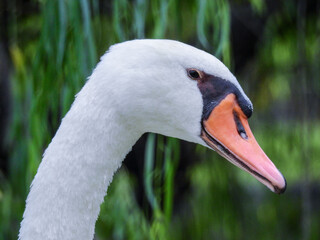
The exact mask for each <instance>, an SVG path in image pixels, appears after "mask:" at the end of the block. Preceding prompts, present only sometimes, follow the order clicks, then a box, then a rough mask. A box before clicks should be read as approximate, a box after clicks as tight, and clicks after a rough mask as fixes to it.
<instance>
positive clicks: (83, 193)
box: [19, 83, 141, 240]
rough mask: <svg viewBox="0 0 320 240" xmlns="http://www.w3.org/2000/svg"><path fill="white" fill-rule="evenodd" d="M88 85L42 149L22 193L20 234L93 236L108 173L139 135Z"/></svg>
mask: <svg viewBox="0 0 320 240" xmlns="http://www.w3.org/2000/svg"><path fill="white" fill-rule="evenodd" d="M90 90H92V89H90V83H89V84H87V85H86V86H85V87H84V89H83V90H82V91H81V92H80V94H79V95H78V97H77V99H76V101H75V102H74V104H73V106H72V108H71V109H70V111H69V112H68V113H67V115H66V116H65V118H64V119H63V121H62V123H61V125H60V127H59V129H58V131H57V133H56V135H55V137H54V138H53V139H52V142H51V143H50V145H49V146H48V148H47V150H46V151H45V153H44V156H43V159H42V162H41V164H40V166H39V169H38V172H37V174H36V176H35V178H34V180H33V183H32V187H31V190H30V193H29V195H28V198H27V203H26V209H25V212H24V216H23V221H22V223H21V229H20V234H19V239H21V240H29V239H32V240H38V239H39V240H40V239H41V240H46V239H52V240H54V239H83V240H85V239H88V240H89V239H93V235H94V227H95V222H96V220H97V218H98V214H99V211H100V204H101V203H102V202H103V199H104V196H105V194H106V191H107V188H108V186H109V184H110V182H111V181H112V177H113V174H114V173H115V171H116V170H117V169H118V168H119V166H120V165H121V162H122V160H123V159H124V157H125V156H126V154H127V153H128V152H129V151H130V150H131V147H132V146H133V144H134V143H135V142H136V140H137V139H138V138H139V137H140V135H141V134H140V133H138V132H136V131H135V130H134V129H133V128H131V127H129V126H128V125H126V124H125V122H122V121H121V118H120V117H119V116H118V114H117V111H116V110H117V108H116V106H115V102H113V101H111V100H110V101H109V102H108V101H106V99H103V101H102V98H99V97H97V96H96V95H95V94H93V95H92V92H94V91H90ZM90 92H91V95H90V94H89V93H90ZM105 94H108V93H105ZM110 99H111V98H110Z"/></svg>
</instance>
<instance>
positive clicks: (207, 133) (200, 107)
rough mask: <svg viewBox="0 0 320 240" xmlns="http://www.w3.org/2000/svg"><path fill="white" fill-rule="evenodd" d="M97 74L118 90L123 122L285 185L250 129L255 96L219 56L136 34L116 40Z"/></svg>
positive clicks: (275, 186)
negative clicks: (139, 37) (195, 145)
mask: <svg viewBox="0 0 320 240" xmlns="http://www.w3.org/2000/svg"><path fill="white" fill-rule="evenodd" d="M93 74H96V75H100V78H99V79H104V81H103V84H107V86H106V87H108V88H112V89H113V91H112V92H111V93H110V94H112V95H113V99H117V100H115V101H118V102H116V103H115V105H116V106H118V108H121V110H120V111H119V112H120V113H121V114H122V115H124V117H123V118H121V119H125V120H119V121H125V122H122V123H121V124H127V126H129V128H130V129H136V130H139V131H141V132H154V133H160V134H163V135H167V136H172V137H176V138H180V139H183V140H186V141H190V142H195V143H198V144H202V145H204V146H206V147H208V148H210V149H212V150H215V151H216V152H217V153H219V154H220V155H221V156H223V157H224V158H226V159H227V160H228V161H230V162H231V163H233V164H234V165H236V166H238V167H239V168H241V169H243V170H245V171H247V172H249V173H250V174H251V175H253V176H254V177H255V178H256V179H257V180H259V181H260V182H262V183H263V184H265V185H266V186H267V187H268V188H269V189H271V190H272V191H273V192H276V193H282V192H284V191H285V188H286V181H285V179H284V177H283V176H282V174H281V173H280V172H279V171H278V169H277V168H276V167H275V165H274V164H273V163H272V162H271V160H270V159H269V158H268V157H267V155H266V154H265V153H264V152H263V150H262V149H261V148H260V147H259V145H258V143H257V141H256V140H255V138H254V136H253V134H252V132H251V130H250V127H249V124H248V118H249V117H250V116H251V114H252V111H253V106H252V103H251V101H250V100H249V98H248V97H247V96H246V94H245V93H244V91H243V90H242V88H241V86H240V84H239V83H238V81H237V79H236V78H235V77H234V76H233V74H232V73H231V72H230V71H229V69H228V68H227V67H226V66H225V65H224V64H223V63H222V62H220V61H219V60H218V59H217V58H215V57H214V56H212V55H210V54H208V53H206V52H204V51H202V50H199V49H197V48H194V47H191V46H189V45H186V44H183V43H180V42H177V41H172V40H133V41H128V42H124V43H120V44H116V45H113V46H112V47H111V48H110V50H109V51H108V52H107V54H105V55H104V56H103V57H102V61H101V62H100V63H99V65H98V66H97V69H96V70H95V71H94V73H93ZM103 88H104V87H103V86H101V87H100V91H102V93H101V94H103ZM106 98H108V96H106Z"/></svg>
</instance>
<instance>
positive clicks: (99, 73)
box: [19, 40, 247, 240]
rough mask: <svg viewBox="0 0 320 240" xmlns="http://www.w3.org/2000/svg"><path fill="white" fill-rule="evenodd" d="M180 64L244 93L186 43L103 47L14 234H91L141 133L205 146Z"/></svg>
mask: <svg viewBox="0 0 320 240" xmlns="http://www.w3.org/2000/svg"><path fill="white" fill-rule="evenodd" d="M187 68H197V69H199V70H202V71H205V72H207V73H210V74H212V75H215V76H218V77H221V78H223V79H226V80H228V81H230V82H232V83H233V84H234V85H235V86H237V87H238V88H239V89H240V91H241V93H242V94H243V95H244V96H245V94H244V93H243V91H242V89H241V87H240V85H239V83H238V82H237V80H236V78H235V77H234V76H233V75H232V74H231V73H230V71H229V70H228V69H227V68H226V67H225V66H224V65H223V64H222V63H221V62H220V61H219V60H218V59H216V58H215V57H214V56H212V55H210V54H208V53H206V52H204V51H201V50H198V49H196V48H194V47H191V46H188V45H186V44H183V43H180V42H177V41H171V40H134V41H128V42H125V43H121V44H116V45H114V46H112V47H111V48H110V50H109V51H108V52H107V53H106V54H105V55H104V56H103V57H102V58H101V61H100V62H99V64H98V65H97V67H96V68H95V70H94V71H93V73H92V75H91V76H90V77H89V79H88V81H87V83H86V84H85V86H84V87H83V88H82V90H81V91H80V92H79V94H78V95H77V97H76V99H75V101H74V103H73V105H72V107H71V109H70V111H69V112H68V113H67V115H66V116H65V117H64V119H63V120H62V122H61V125H60V127H59V129H58V131H57V133H56V135H55V137H54V138H53V139H52V142H51V143H50V145H49V146H48V148H47V150H46V151H45V153H44V155H43V159H42V162H41V164H40V166H39V169H38V173H37V174H36V176H35V178H34V180H33V182H32V186H31V191H30V194H29V196H28V198H27V201H26V202H27V203H26V209H25V212H24V216H23V221H22V223H21V229H20V234H19V239H21V240H49V239H51V240H55V239H57V240H62V239H65V240H71V239H75V240H82V239H83V240H86V239H92V238H93V235H94V227H95V222H96V220H97V217H98V214H99V210H100V204H101V203H102V202H103V199H104V196H105V194H106V191H107V188H108V185H109V184H110V182H111V181H112V177H113V174H114V172H115V171H116V170H117V169H118V167H119V166H120V165H121V162H122V160H123V159H124V157H125V156H126V154H127V153H128V152H129V151H130V150H131V147H132V146H133V145H134V143H135V142H136V141H137V140H138V139H139V137H140V136H141V135H142V134H143V133H145V132H154V133H160V134H163V135H167V136H172V137H176V138H180V139H184V140H187V141H190V142H195V143H198V144H202V145H205V146H207V145H206V144H205V142H204V141H203V140H202V139H201V138H200V133H201V123H200V122H201V114H202V109H203V101H202V96H201V93H200V91H199V88H198V87H197V83H196V81H192V80H191V79H190V78H189V77H188V75H187V72H186V69H187ZM245 97H246V96H245ZM246 98H247V97H246Z"/></svg>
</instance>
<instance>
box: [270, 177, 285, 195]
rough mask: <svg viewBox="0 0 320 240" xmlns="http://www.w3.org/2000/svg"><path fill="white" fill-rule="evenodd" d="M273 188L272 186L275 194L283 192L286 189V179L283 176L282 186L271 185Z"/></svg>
mask: <svg viewBox="0 0 320 240" xmlns="http://www.w3.org/2000/svg"><path fill="white" fill-rule="evenodd" d="M273 188H274V192H275V193H277V194H282V193H284V192H285V191H286V189H287V180H286V179H285V178H284V187H283V188H279V187H277V186H273Z"/></svg>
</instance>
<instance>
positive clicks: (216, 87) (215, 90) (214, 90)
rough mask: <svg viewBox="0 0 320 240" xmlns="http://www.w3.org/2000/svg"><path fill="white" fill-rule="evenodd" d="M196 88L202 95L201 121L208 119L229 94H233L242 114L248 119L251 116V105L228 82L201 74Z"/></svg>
mask: <svg viewBox="0 0 320 240" xmlns="http://www.w3.org/2000/svg"><path fill="white" fill-rule="evenodd" d="M198 87H199V89H200V92H201V94H202V99H203V111H202V119H204V120H206V119H208V117H209V115H210V113H211V112H212V110H213V109H214V108H215V107H216V106H217V105H218V104H219V103H220V102H221V101H222V100H223V99H224V98H225V97H226V96H227V95H228V94H230V93H233V94H234V95H235V96H236V98H237V102H238V104H239V106H240V108H241V110H242V111H243V113H244V114H245V115H246V116H247V117H248V118H249V117H250V116H251V115H252V109H253V107H252V104H251V102H249V101H248V100H247V99H246V98H244V96H243V95H242V93H241V92H240V90H239V89H238V88H237V87H236V86H235V85H234V84H233V83H231V82H230V81H227V80H225V79H223V78H219V77H215V76H213V75H210V74H205V73H203V72H202V78H201V81H198Z"/></svg>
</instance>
